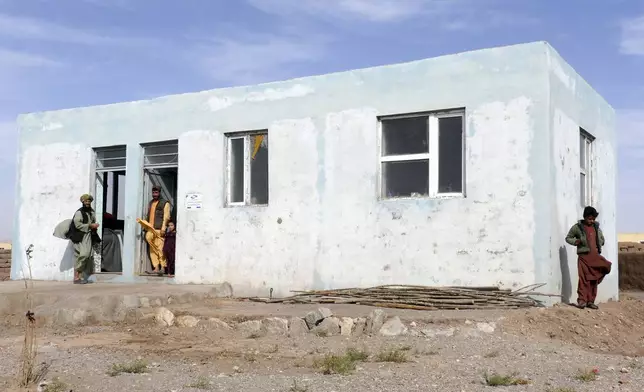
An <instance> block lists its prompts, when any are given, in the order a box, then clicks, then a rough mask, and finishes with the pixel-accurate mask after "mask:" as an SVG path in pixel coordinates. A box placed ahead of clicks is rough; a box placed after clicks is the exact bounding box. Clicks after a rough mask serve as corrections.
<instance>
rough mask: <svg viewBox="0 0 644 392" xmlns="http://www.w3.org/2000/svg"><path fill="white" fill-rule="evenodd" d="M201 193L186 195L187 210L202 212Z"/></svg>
mask: <svg viewBox="0 0 644 392" xmlns="http://www.w3.org/2000/svg"><path fill="white" fill-rule="evenodd" d="M202 199H203V197H202V195H201V193H188V194H187V195H186V210H200V209H201V207H203V201H202Z"/></svg>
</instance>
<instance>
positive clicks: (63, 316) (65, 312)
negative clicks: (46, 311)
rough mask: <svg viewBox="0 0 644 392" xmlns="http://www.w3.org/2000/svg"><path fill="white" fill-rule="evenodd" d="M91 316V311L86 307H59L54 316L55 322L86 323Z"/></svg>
mask: <svg viewBox="0 0 644 392" xmlns="http://www.w3.org/2000/svg"><path fill="white" fill-rule="evenodd" d="M89 316H90V314H89V312H88V311H86V310H85V309H58V310H57V311H56V315H55V317H54V320H55V321H54V324H59V325H85V324H87V321H88V319H89Z"/></svg>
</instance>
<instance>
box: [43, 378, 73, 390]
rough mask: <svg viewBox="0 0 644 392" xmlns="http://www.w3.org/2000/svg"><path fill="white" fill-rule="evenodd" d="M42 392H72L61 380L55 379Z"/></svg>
mask: <svg viewBox="0 0 644 392" xmlns="http://www.w3.org/2000/svg"><path fill="white" fill-rule="evenodd" d="M42 390H43V392H68V391H71V388H69V386H68V385H67V384H65V383H64V382H62V381H60V379H58V378H55V379H54V380H52V382H51V383H49V384H47V385H45V387H44V388H43V389H42Z"/></svg>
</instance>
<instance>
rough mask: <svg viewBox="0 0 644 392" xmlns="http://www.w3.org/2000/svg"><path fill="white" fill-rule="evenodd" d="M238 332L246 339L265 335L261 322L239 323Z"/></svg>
mask: <svg viewBox="0 0 644 392" xmlns="http://www.w3.org/2000/svg"><path fill="white" fill-rule="evenodd" d="M237 330H238V331H239V332H241V333H242V335H244V336H246V337H250V336H252V335H263V333H264V331H263V329H262V321H261V320H248V321H244V322H243V323H239V324H238V325H237Z"/></svg>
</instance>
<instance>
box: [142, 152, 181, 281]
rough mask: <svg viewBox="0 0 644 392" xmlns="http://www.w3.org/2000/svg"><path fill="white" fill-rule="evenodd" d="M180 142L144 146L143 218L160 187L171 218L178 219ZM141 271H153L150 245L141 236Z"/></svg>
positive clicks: (143, 236)
mask: <svg viewBox="0 0 644 392" xmlns="http://www.w3.org/2000/svg"><path fill="white" fill-rule="evenodd" d="M178 146H179V145H178V141H176V140H174V141H168V142H161V143H152V144H147V145H144V146H143V200H142V201H143V204H142V208H141V217H142V218H145V217H147V215H148V212H149V211H148V208H149V205H150V200H151V194H152V187H154V186H158V187H159V188H160V190H161V198H163V199H164V200H166V201H168V202H169V203H170V206H171V217H172V219H176V215H175V214H176V208H175V205H176V198H177V169H178V156H179V151H178ZM139 243H140V244H141V245H140V247H141V251H140V260H141V263H139V265H140V271H139V273H141V274H145V273H150V272H151V271H152V264H151V262H150V257H149V252H148V244H147V243H146V241H145V235H141V240H140V241H139Z"/></svg>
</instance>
